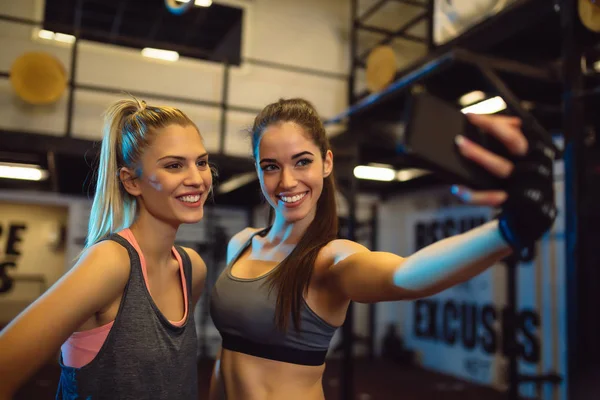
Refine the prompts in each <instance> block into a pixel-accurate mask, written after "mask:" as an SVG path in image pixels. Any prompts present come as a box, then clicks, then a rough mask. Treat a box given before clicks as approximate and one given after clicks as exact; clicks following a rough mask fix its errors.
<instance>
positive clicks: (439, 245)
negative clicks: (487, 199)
mask: <svg viewBox="0 0 600 400" xmlns="http://www.w3.org/2000/svg"><path fill="white" fill-rule="evenodd" d="M330 246H332V249H331V250H332V251H333V252H334V253H336V254H337V258H338V259H337V260H336V261H335V263H334V265H333V266H332V267H331V268H330V273H331V274H332V277H333V282H335V283H336V285H337V287H338V289H339V290H340V291H341V294H342V295H343V296H344V297H346V298H348V299H350V300H353V301H357V302H366V303H370V302H378V301H393V300H404V299H415V298H420V297H427V296H431V295H433V294H435V293H438V292H441V291H443V290H445V289H447V288H449V287H452V286H454V285H456V284H458V283H461V282H464V281H466V280H469V279H471V278H472V277H474V276H476V275H478V274H479V273H481V272H482V271H484V270H485V269H487V268H488V267H490V266H492V265H494V264H495V263H496V262H498V261H499V260H501V259H502V258H504V257H505V256H507V255H509V254H510V248H509V247H508V245H507V244H506V242H505V241H504V240H503V239H502V236H501V235H500V232H499V231H498V227H497V221H492V222H488V223H486V224H484V225H482V226H480V227H478V228H475V229H472V230H470V231H468V232H465V233H463V234H460V235H457V236H453V237H450V238H446V239H443V240H440V241H439V242H436V243H434V244H432V245H430V246H427V247H425V248H423V249H421V250H419V251H418V252H416V253H414V254H413V255H411V256H410V257H407V258H402V257H400V256H397V255H395V254H392V253H387V252H371V251H369V250H367V249H366V248H364V247H363V246H361V245H359V244H357V243H354V242H350V241H346V240H338V241H336V242H333V243H331V244H330Z"/></svg>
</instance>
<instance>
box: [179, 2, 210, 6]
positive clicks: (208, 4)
mask: <svg viewBox="0 0 600 400" xmlns="http://www.w3.org/2000/svg"><path fill="white" fill-rule="evenodd" d="M177 2H179V3H189V2H190V0H177ZM211 4H212V0H196V1H194V5H195V6H196V7H210V6H211Z"/></svg>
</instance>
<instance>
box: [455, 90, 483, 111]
mask: <svg viewBox="0 0 600 400" xmlns="http://www.w3.org/2000/svg"><path fill="white" fill-rule="evenodd" d="M485 97H486V96H485V93H483V92H482V91H481V90H475V91H473V92H469V93H466V94H463V95H462V96H460V99H458V103H459V104H460V105H461V106H463V107H465V106H468V105H470V104H473V103H477V102H478V101H482V100H484V99H485Z"/></svg>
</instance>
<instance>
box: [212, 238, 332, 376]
mask: <svg viewBox="0 0 600 400" xmlns="http://www.w3.org/2000/svg"><path fill="white" fill-rule="evenodd" d="M265 232H266V230H263V231H259V232H256V233H255V234H253V235H252V236H251V237H250V239H248V241H247V242H246V243H245V244H244V245H243V246H242V247H241V249H240V250H239V252H238V253H237V255H236V256H235V257H234V258H233V259H232V260H231V262H230V263H229V265H227V267H226V268H225V270H224V271H223V272H222V273H221V275H220V277H219V278H218V279H217V282H216V284H215V286H214V288H213V289H212V293H211V307H210V312H211V317H212V320H213V322H214V324H215V326H216V328H217V329H218V330H219V333H220V334H221V338H222V340H223V342H222V347H223V348H225V349H228V350H231V351H236V352H240V353H245V354H250V355H253V356H256V357H262V358H268V359H272V360H277V361H284V362H289V363H294V364H302V365H321V364H323V363H324V362H325V356H326V355H327V349H328V348H329V343H330V342H331V338H332V337H333V334H334V333H335V331H336V329H337V327H335V326H332V325H330V324H328V323H327V322H325V321H324V320H323V319H321V318H320V317H319V316H318V315H317V314H316V313H315V312H314V311H312V310H311V309H310V307H309V306H308V304H306V302H305V301H303V303H302V307H301V309H300V331H297V330H296V329H295V326H294V324H293V323H292V324H290V327H289V328H288V331H287V332H282V331H280V330H279V329H278V328H277V326H276V325H275V304H276V300H277V292H276V290H273V292H271V293H269V284H268V283H267V284H265V283H266V280H267V279H266V278H267V277H268V276H269V275H270V274H271V273H273V271H275V269H276V268H277V267H275V268H274V269H273V270H272V271H270V272H269V273H267V274H265V275H262V276H260V277H258V278H255V279H242V278H237V277H235V276H233V275H232V274H231V267H232V266H233V264H234V263H235V262H236V261H237V259H238V258H239V257H240V255H241V254H242V253H243V252H244V251H245V250H246V249H247V248H248V247H249V246H250V245H251V243H252V239H253V238H254V236H255V235H257V234H264V233H265ZM290 320H291V316H290Z"/></svg>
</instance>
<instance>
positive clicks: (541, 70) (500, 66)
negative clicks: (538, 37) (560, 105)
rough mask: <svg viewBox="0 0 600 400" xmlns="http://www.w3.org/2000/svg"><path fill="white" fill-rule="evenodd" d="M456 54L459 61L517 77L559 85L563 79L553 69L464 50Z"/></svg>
mask: <svg viewBox="0 0 600 400" xmlns="http://www.w3.org/2000/svg"><path fill="white" fill-rule="evenodd" d="M454 53H455V55H456V59H457V61H461V62H465V63H469V64H475V65H477V66H481V67H489V68H491V69H494V70H496V71H503V72H508V73H511V74H515V75H521V76H526V77H529V78H534V79H540V80H546V81H551V82H557V83H558V82H560V79H561V78H560V76H558V75H557V74H556V71H555V69H554V68H552V67H538V66H535V65H530V64H526V63H523V62H520V61H515V60H510V59H506V58H501V57H494V56H489V55H484V54H477V53H474V52H472V51H469V50H465V49H462V48H457V49H455V50H454Z"/></svg>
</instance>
